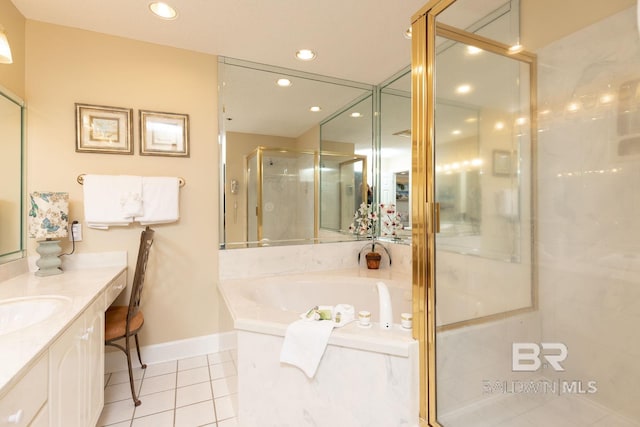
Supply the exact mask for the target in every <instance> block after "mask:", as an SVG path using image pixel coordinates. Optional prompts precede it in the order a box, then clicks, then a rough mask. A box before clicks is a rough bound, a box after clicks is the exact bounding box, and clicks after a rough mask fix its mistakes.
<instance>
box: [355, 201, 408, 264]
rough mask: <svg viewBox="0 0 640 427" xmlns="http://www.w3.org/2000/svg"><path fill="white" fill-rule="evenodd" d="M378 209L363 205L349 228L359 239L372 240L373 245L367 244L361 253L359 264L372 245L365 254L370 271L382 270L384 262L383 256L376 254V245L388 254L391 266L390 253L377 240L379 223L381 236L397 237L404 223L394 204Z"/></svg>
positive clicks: (379, 206) (383, 205) (384, 205)
mask: <svg viewBox="0 0 640 427" xmlns="http://www.w3.org/2000/svg"><path fill="white" fill-rule="evenodd" d="M377 207H378V209H376V210H374V209H373V206H372V205H370V204H367V203H362V204H361V205H360V207H359V208H358V210H356V212H355V214H354V216H353V222H352V223H351V225H350V226H349V231H350V232H352V233H353V234H355V235H356V236H357V237H358V238H360V237H366V238H367V239H369V240H371V243H367V244H366V245H365V246H364V247H363V248H362V250H361V251H360V253H359V254H358V264H359V263H360V256H361V254H362V252H363V251H364V250H365V249H366V248H367V247H369V245H371V247H370V250H369V252H367V253H366V254H365V259H366V261H367V268H368V269H370V270H377V269H379V268H380V261H381V260H382V254H380V253H379V252H376V245H378V246H380V247H381V248H382V249H383V250H384V252H386V254H387V257H388V258H389V265H391V257H390V256H389V251H388V250H387V248H386V247H384V246H383V245H382V244H381V243H380V242H378V241H377V240H376V234H375V233H376V231H377V226H378V222H379V221H381V224H380V225H381V226H380V235H381V236H389V237H393V238H395V237H397V234H396V231H397V230H401V229H402V221H401V218H400V214H398V213H397V212H396V207H395V205H394V204H385V203H382V204H380V205H378V206H377Z"/></svg>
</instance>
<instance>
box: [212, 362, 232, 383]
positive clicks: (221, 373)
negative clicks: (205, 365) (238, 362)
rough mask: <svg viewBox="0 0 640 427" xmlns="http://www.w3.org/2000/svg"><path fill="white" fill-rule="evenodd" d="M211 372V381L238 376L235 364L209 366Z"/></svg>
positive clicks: (225, 363)
mask: <svg viewBox="0 0 640 427" xmlns="http://www.w3.org/2000/svg"><path fill="white" fill-rule="evenodd" d="M209 370H210V371H211V379H213V380H217V379H218V378H225V377H230V376H233V375H237V372H236V366H235V365H234V364H233V362H223V363H220V364H217V365H211V366H209Z"/></svg>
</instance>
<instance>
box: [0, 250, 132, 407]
mask: <svg viewBox="0 0 640 427" xmlns="http://www.w3.org/2000/svg"><path fill="white" fill-rule="evenodd" d="M96 255H97V254H96ZM69 267H71V268H69V269H65V271H64V273H63V274H59V275H55V276H49V277H38V276H35V275H34V274H33V272H32V271H29V272H25V273H22V274H19V275H16V276H14V277H11V278H7V279H5V280H2V281H0V302H1V301H3V300H6V299H13V298H24V297H35V296H44V295H47V296H49V295H53V296H61V297H66V298H65V300H67V301H65V304H64V307H63V308H62V309H61V310H60V311H58V312H56V313H55V314H54V315H53V316H51V317H49V318H48V319H45V320H43V321H42V322H40V323H36V324H34V325H31V326H28V327H26V328H23V329H20V330H18V331H15V332H9V333H6V334H2V335H0V398H2V396H4V394H5V393H6V392H8V390H9V389H10V388H11V386H12V385H13V384H14V383H15V382H16V381H18V380H19V379H20V378H21V377H22V374H23V373H24V372H26V371H27V370H28V369H29V367H30V364H31V362H33V361H34V360H36V359H37V358H38V357H39V356H40V355H41V354H43V353H44V352H45V351H47V349H48V347H49V345H51V344H52V343H53V341H55V339H56V338H57V337H58V336H60V335H61V334H62V333H63V332H64V330H65V329H66V328H67V327H68V326H70V325H71V323H72V322H73V321H74V320H75V319H77V318H78V317H79V316H80V315H81V314H82V312H83V311H84V310H85V309H86V308H88V306H89V305H90V304H91V303H93V302H94V301H95V300H96V298H98V297H99V296H100V295H101V294H102V292H103V291H104V289H105V288H106V287H107V285H109V284H110V283H111V282H112V281H113V279H115V278H116V277H118V275H120V274H121V273H122V272H123V271H125V270H126V268H127V256H126V252H113V253H108V254H107V255H106V256H99V255H97V256H94V257H91V256H84V257H83V256H80V257H78V258H76V259H75V261H74V262H71V263H69ZM0 277H1V275H0Z"/></svg>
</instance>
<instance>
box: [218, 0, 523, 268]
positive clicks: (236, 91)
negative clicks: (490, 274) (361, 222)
mask: <svg viewBox="0 0 640 427" xmlns="http://www.w3.org/2000/svg"><path fill="white" fill-rule="evenodd" d="M511 3H512V2H502V1H500V0H496V1H493V4H494V6H491V7H494V8H495V9H494V11H493V12H492V13H490V14H488V15H487V16H486V17H484V18H483V19H481V20H480V21H478V22H475V23H472V24H466V25H465V27H467V28H468V30H469V31H471V32H475V33H477V34H480V35H483V36H486V37H491V38H493V39H496V40H502V39H504V38H507V37H510V35H511V34H512V32H513V28H515V26H514V19H515V18H514V16H516V15H515V14H513V13H511V12H512V6H511ZM487 7H489V5H487ZM452 19H453V20H455V19H457V17H456V16H453V17H452ZM437 44H438V47H437V52H436V54H437V55H438V56H439V61H440V63H441V64H444V63H447V64H448V67H449V69H451V70H454V71H453V72H451V73H450V75H448V76H444V77H443V78H442V79H439V80H438V82H439V84H441V85H446V84H450V81H452V80H455V79H456V78H457V77H458V75H459V70H462V69H464V67H465V61H466V60H468V58H469V55H470V53H469V52H468V50H467V48H466V47H465V46H461V45H459V44H458V45H456V44H454V43H451V41H448V40H445V39H442V38H441V39H439V40H438V42H437ZM408 55H409V53H408V52H407V56H408ZM407 62H409V58H408V57H407ZM455 70H458V71H455ZM441 77H442V76H441ZM279 79H285V80H286V81H288V84H285V85H284V86H279V85H278V84H277V82H278V80H279ZM219 80H220V129H221V135H222V137H221V138H222V141H221V142H222V144H221V146H222V147H223V150H222V153H221V158H222V162H223V163H222V167H221V173H222V177H221V183H222V184H221V197H222V199H221V203H220V205H221V215H220V218H221V223H220V235H221V247H223V248H244V247H255V246H270V245H283V244H305V243H312V242H323V241H343V240H351V239H353V238H354V236H353V235H352V234H351V233H349V231H348V228H349V225H351V223H352V221H353V215H354V213H355V211H356V210H357V209H358V207H359V206H360V204H361V203H363V202H365V201H366V202H367V203H372V204H379V203H384V204H385V205H388V204H393V205H395V210H396V212H397V213H398V214H399V216H400V219H401V222H402V229H401V230H398V231H397V235H395V236H394V237H393V240H394V241H396V242H403V243H409V242H410V241H411V205H410V200H411V197H410V186H411V132H410V128H411V79H410V70H409V67H408V66H407V67H406V68H405V69H403V70H400V71H398V72H397V73H396V74H395V75H392V76H390V77H389V78H388V79H386V80H385V81H383V82H381V83H380V84H379V85H377V86H370V85H366V84H360V83H354V82H351V81H342V80H339V79H334V78H330V77H326V76H318V75H314V74H309V73H304V72H300V71H294V70H288V69H283V68H279V67H273V66H267V65H262V64H255V63H250V62H246V61H241V60H236V59H231V58H220V63H219ZM436 101H437V104H436V110H437V112H436V117H437V120H438V127H437V135H436V141H437V144H438V150H439V153H440V155H439V163H438V164H437V165H436V170H437V174H438V176H437V179H436V186H437V189H436V192H437V197H438V201H439V203H440V206H441V211H440V214H441V215H440V220H441V227H440V233H439V235H438V239H439V241H438V243H439V248H440V249H441V250H445V251H450V252H456V253H463V254H473V255H477V256H481V257H487V258H493V259H500V260H511V261H514V262H515V261H518V259H519V258H520V255H521V254H520V247H519V245H516V244H515V239H517V236H518V235H519V233H520V224H521V218H520V209H521V206H520V201H518V192H519V189H520V185H522V183H521V182H519V181H518V180H517V179H516V178H517V176H518V175H517V174H514V173H513V171H506V170H504V168H509V167H510V166H509V165H515V164H516V163H515V161H514V159H516V158H518V156H519V152H518V151H517V150H518V147H517V146H516V147H514V146H512V145H511V144H507V143H504V141H503V142H501V143H498V144H497V145H496V143H497V141H496V140H495V138H494V136H492V134H491V133H490V131H491V130H490V129H488V128H486V127H485V128H483V127H482V126H481V124H482V123H483V122H485V123H488V118H487V117H486V114H484V113H483V114H481V106H482V108H484V104H483V103H482V102H481V100H477V99H474V98H473V97H467V98H466V99H461V98H460V97H459V96H457V95H456V94H448V93H446V92H445V91H443V90H438V98H437V100H436ZM496 101H497V100H496ZM311 107H317V108H316V109H315V111H312V108H311ZM502 107H503V106H501V108H502ZM505 134H506V132H505ZM487 147H493V148H491V149H489V148H487ZM501 147H502V148H501ZM494 164H495V165H498V166H497V167H495V168H490V166H491V165H494ZM500 164H501V165H502V166H500ZM494 169H495V170H494ZM505 227H507V228H508V229H509V232H508V233H501V232H499V231H498V230H500V229H504V228H505ZM487 236H490V238H487ZM383 239H384V238H383Z"/></svg>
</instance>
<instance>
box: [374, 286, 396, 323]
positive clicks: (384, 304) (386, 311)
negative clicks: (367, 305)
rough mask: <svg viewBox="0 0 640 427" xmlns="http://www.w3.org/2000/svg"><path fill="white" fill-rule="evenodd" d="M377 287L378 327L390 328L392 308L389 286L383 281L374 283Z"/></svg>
mask: <svg viewBox="0 0 640 427" xmlns="http://www.w3.org/2000/svg"><path fill="white" fill-rule="evenodd" d="M376 286H377V287H378V300H379V302H378V305H379V307H380V329H391V327H392V326H393V309H392V308H391V296H390V295H389V288H387V285H385V284H384V283H383V282H378V283H376Z"/></svg>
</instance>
